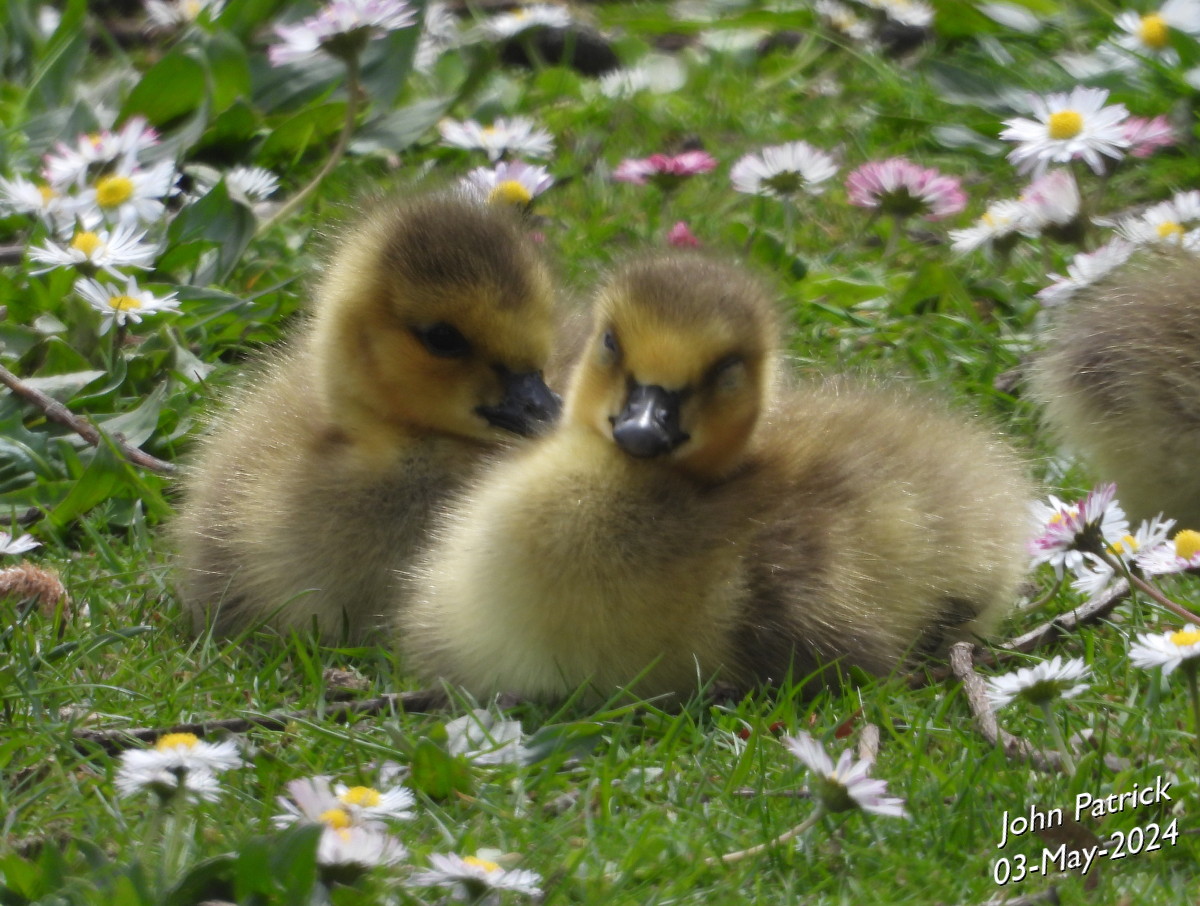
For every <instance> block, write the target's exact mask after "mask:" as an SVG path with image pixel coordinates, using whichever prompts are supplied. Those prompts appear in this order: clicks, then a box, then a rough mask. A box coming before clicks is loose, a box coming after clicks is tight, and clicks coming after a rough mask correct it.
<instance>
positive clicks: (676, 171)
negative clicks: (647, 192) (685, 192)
mask: <svg viewBox="0 0 1200 906" xmlns="http://www.w3.org/2000/svg"><path fill="white" fill-rule="evenodd" d="M716 167H717V159H716V158H715V157H713V156H712V155H711V154H709V153H708V152H707V151H683V152H681V153H679V154H651V155H650V156H649V157H647V158H642V159H638V158H627V159H625V160H623V161H621V163H620V164H618V165H617V168H616V169H615V170H613V175H612V176H613V179H615V180H617V182H628V183H632V184H633V185H636V186H644V185H645V184H646V183H647V182H653V183H654V184H655V185H656V186H658V187H659V188H660V189H663V190H664V191H669V190H671V189H674V188H676V187H677V186H678V185H679V184H680V183H681V182H683V181H684V180H685V179H687V178H688V177H689V176H697V175H699V174H701V173H709V172H711V171H713V170H715V169H716Z"/></svg>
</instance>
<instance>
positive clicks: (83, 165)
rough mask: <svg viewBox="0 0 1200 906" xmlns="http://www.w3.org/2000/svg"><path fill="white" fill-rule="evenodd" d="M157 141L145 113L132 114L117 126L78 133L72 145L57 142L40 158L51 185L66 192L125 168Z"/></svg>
mask: <svg viewBox="0 0 1200 906" xmlns="http://www.w3.org/2000/svg"><path fill="white" fill-rule="evenodd" d="M157 144H158V132H157V131H156V130H155V129H154V128H153V127H152V126H150V124H149V123H148V122H147V121H146V118H145V117H144V116H132V117H130V118H129V119H128V120H126V121H125V124H124V125H123V126H121V128H120V129H117V130H116V131H112V130H109V129H103V130H101V131H99V132H89V133H85V134H83V135H80V136H79V137H78V138H77V139H76V140H75V145H74V146H71V145H68V144H66V143H65V142H59V143H58V144H57V145H56V146H55V149H54V151H53V152H51V153H50V154H47V155H46V156H45V157H44V158H43V159H42V165H43V173H44V174H45V176H46V179H47V180H48V181H49V182H50V184H51V185H52V186H55V187H57V188H59V189H60V190H63V191H65V190H66V189H67V188H68V187H75V188H83V187H84V186H85V185H86V184H87V182H88V181H89V180H90V179H93V178H95V177H96V176H98V175H101V172H102V171H109V170H120V171H128V170H131V169H134V168H135V167H136V166H137V165H138V161H139V159H140V158H141V156H142V154H143V153H144V152H146V151H148V150H149V149H150V148H153V147H154V146H155V145H157Z"/></svg>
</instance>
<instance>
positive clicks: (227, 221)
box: [160, 182, 256, 283]
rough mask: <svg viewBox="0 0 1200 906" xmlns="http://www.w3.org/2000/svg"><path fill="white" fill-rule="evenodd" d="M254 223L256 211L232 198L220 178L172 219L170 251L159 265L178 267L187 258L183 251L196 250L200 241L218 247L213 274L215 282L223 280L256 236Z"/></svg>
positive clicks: (169, 234)
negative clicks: (199, 197) (206, 191)
mask: <svg viewBox="0 0 1200 906" xmlns="http://www.w3.org/2000/svg"><path fill="white" fill-rule="evenodd" d="M255 226H256V221H255V218H254V214H253V213H251V212H250V211H249V210H247V208H246V207H245V206H244V205H241V204H238V203H237V202H235V201H234V200H233V199H231V198H230V197H229V192H228V191H227V190H226V188H225V183H224V182H219V183H217V184H216V185H215V186H214V187H213V188H212V190H211V191H210V192H208V194H206V195H205V196H204V197H203V198H201V199H200V200H199V201H197V202H195V203H193V204H190V205H188V206H187V207H185V208H184V209H183V210H182V211H180V212H179V214H178V215H177V216H176V218H175V219H174V220H173V221H172V222H171V226H170V227H169V228H168V230H167V245H168V251H167V253H166V255H165V256H164V257H163V259H162V260H161V261H160V266H161V267H163V268H166V267H178V266H179V265H180V264H181V263H182V262H183V261H186V260H187V256H186V255H184V252H195V250H196V249H197V248H199V246H196V245H194V243H196V242H198V241H201V242H204V243H206V244H209V245H212V246H215V247H216V248H217V249H218V255H217V268H216V273H215V274H213V275H211V277H212V282H214V283H220V282H222V281H224V280H225V278H226V277H228V276H229V274H230V272H231V271H232V270H233V268H234V267H235V266H236V265H237V263H238V260H239V259H240V258H241V257H242V252H244V251H245V250H246V246H247V245H249V244H250V240H251V239H253V238H254V229H255ZM189 245H191V246H192V247H191V248H190V249H188V248H187V246H189ZM192 260H193V261H194V260H195V259H194V257H193V258H192Z"/></svg>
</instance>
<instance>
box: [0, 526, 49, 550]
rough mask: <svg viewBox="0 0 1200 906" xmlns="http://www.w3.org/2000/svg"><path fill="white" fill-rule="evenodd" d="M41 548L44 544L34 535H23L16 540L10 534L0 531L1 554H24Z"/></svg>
mask: <svg viewBox="0 0 1200 906" xmlns="http://www.w3.org/2000/svg"><path fill="white" fill-rule="evenodd" d="M41 546H42V542H40V541H38V540H37V539H35V538H34V537H33V536H32V535H22V536H21V537H20V538H16V537H13V536H12V535H10V534H9V533H8V532H3V531H0V554H14V555H15V554H24V553H26V552H28V551H31V550H33V549H34V548H35V547H41Z"/></svg>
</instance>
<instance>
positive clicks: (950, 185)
mask: <svg viewBox="0 0 1200 906" xmlns="http://www.w3.org/2000/svg"><path fill="white" fill-rule="evenodd" d="M846 191H847V193H849V197H850V203H851V204H853V205H857V206H858V207H861V208H875V209H877V210H879V211H881V212H883V213H885V214H890V215H891V216H893V217H897V218H902V217H912V216H917V215H920V216H922V217H924V218H925V219H926V220H940V219H942V218H943V217H949V216H950V215H951V214H957V213H958V212H959V211H961V210H962V209H963V208H965V207H966V206H967V196H966V193H964V192H963V190H962V185H961V184H960V183H959V181H958V180H957V179H955V178H954V177H952V176H946V175H944V174H942V173H940V172H938V171H937V170H935V169H933V168H927V167H919V166H917V165H916V164H914V163H913V162H912V161H910V160H907V159H905V158H903V157H892V158H888V159H887V160H879V161H870V162H869V163H865V164H863V165H862V166H860V167H858V168H857V169H856V170H854V171H853V172H851V173H850V175H849V176H847V177H846Z"/></svg>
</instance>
